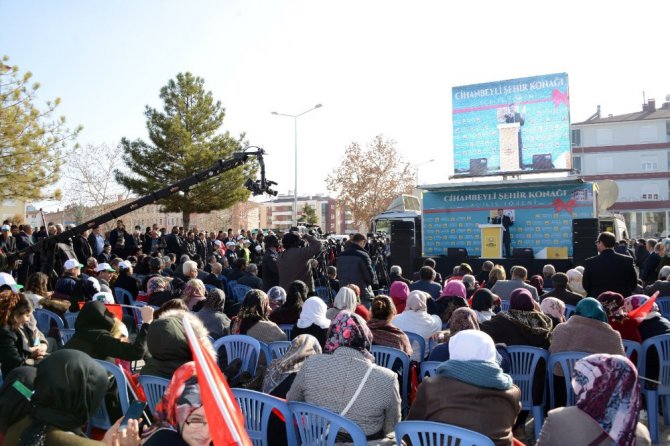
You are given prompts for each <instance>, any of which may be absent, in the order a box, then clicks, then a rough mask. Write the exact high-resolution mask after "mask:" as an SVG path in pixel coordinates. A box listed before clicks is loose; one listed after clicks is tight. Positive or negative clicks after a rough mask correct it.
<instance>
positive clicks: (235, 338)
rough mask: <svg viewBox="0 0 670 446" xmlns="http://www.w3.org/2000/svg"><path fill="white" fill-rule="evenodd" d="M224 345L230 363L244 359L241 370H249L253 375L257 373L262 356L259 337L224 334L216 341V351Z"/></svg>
mask: <svg viewBox="0 0 670 446" xmlns="http://www.w3.org/2000/svg"><path fill="white" fill-rule="evenodd" d="M222 346H223V347H225V349H226V358H227V359H228V364H230V363H231V362H232V361H233V360H234V359H237V358H239V359H241V360H242V367H241V369H240V372H243V371H247V372H249V373H250V374H251V375H252V376H254V375H255V374H256V366H258V360H259V358H260V356H261V343H260V342H258V340H257V339H254V338H252V337H251V336H247V335H229V336H224V337H222V338H219V339H217V340H216V341H215V342H214V351H216V352H218V351H219V349H220V348H221V347H222Z"/></svg>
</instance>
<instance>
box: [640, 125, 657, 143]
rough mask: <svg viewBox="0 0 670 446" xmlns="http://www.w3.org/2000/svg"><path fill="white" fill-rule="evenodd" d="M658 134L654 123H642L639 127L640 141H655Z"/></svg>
mask: <svg viewBox="0 0 670 446" xmlns="http://www.w3.org/2000/svg"><path fill="white" fill-rule="evenodd" d="M656 141H658V134H657V131H656V126H655V125H644V126H642V127H640V142H656Z"/></svg>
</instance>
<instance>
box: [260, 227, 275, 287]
mask: <svg viewBox="0 0 670 446" xmlns="http://www.w3.org/2000/svg"><path fill="white" fill-rule="evenodd" d="M278 248H279V239H278V238H277V236H275V235H268V236H267V237H265V254H263V263H262V266H261V271H262V272H263V290H265V291H268V290H269V289H270V288H272V287H273V286H277V285H279V270H278V269H277V257H278V256H279V253H278V252H277V249H278Z"/></svg>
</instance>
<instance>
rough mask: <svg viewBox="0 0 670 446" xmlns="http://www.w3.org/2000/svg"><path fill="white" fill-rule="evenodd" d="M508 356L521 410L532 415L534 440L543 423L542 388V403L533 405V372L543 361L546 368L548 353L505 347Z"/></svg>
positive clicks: (525, 347) (535, 348) (524, 348)
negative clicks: (518, 392) (518, 390)
mask: <svg viewBox="0 0 670 446" xmlns="http://www.w3.org/2000/svg"><path fill="white" fill-rule="evenodd" d="M507 352H508V353H509V356H510V362H511V366H510V369H511V370H510V375H511V376H512V380H514V384H516V385H517V386H518V387H519V389H521V409H522V410H529V411H531V412H532V413H533V418H534V427H535V429H534V433H535V438H538V437H539V436H540V430H541V429H542V423H544V405H545V401H544V387H543V388H542V395H543V398H542V399H543V401H542V402H541V403H540V404H537V405H534V404H533V382H534V378H535V371H536V370H537V366H538V365H539V363H540V360H543V361H544V365H545V367H546V365H547V363H548V360H549V352H548V351H547V350H545V349H543V348H537V347H529V346H522V345H510V346H508V347H507ZM541 379H542V383H543V384H544V382H545V380H546V373H545V374H543V375H542V377H541Z"/></svg>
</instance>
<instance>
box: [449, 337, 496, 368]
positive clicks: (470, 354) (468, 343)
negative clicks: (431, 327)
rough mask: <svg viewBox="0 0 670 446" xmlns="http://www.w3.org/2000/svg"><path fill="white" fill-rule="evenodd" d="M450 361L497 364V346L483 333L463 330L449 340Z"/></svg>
mask: <svg viewBox="0 0 670 446" xmlns="http://www.w3.org/2000/svg"><path fill="white" fill-rule="evenodd" d="M449 359H453V360H455V361H488V362H496V346H495V344H494V343H493V339H491V336H489V335H487V334H486V333H484V332H483V331H479V330H462V331H459V332H458V333H456V334H455V335H454V336H453V337H451V338H449Z"/></svg>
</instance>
